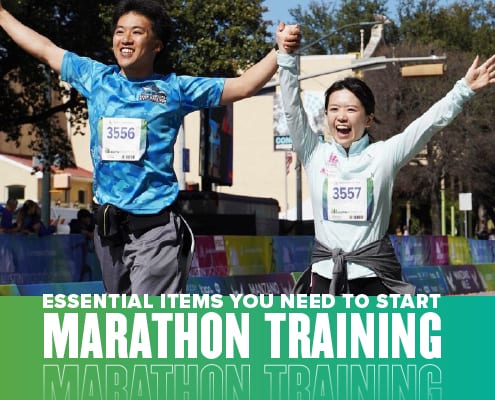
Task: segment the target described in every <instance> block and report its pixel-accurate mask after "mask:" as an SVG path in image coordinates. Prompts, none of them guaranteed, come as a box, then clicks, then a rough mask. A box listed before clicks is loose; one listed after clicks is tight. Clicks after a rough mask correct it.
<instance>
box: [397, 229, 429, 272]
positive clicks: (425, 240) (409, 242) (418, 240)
mask: <svg viewBox="0 0 495 400" xmlns="http://www.w3.org/2000/svg"><path fill="white" fill-rule="evenodd" d="M430 247H431V242H430V237H429V236H402V237H400V251H399V261H400V263H401V265H402V266H403V267H409V266H419V265H428V264H429V262H428V261H429V255H430Z"/></svg>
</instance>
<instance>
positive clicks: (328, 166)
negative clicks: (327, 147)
mask: <svg viewBox="0 0 495 400" xmlns="http://www.w3.org/2000/svg"><path fill="white" fill-rule="evenodd" d="M338 164H339V159H338V157H337V155H336V154H334V153H330V156H329V157H328V159H326V160H325V163H324V164H323V166H322V168H321V169H320V173H321V174H322V175H327V176H328V175H331V174H332V172H335V168H336V167H337V165H338Z"/></svg>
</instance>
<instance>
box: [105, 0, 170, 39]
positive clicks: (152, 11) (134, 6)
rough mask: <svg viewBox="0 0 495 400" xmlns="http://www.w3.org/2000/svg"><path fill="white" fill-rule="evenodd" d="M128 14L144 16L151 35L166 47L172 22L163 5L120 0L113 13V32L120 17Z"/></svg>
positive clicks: (145, 0)
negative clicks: (149, 23) (149, 24)
mask: <svg viewBox="0 0 495 400" xmlns="http://www.w3.org/2000/svg"><path fill="white" fill-rule="evenodd" d="M129 12H135V13H137V14H141V15H144V16H145V17H146V18H148V19H149V20H150V22H151V29H152V30H153V33H154V34H155V35H156V36H157V37H158V38H159V39H160V40H161V41H162V42H163V45H164V46H166V44H167V42H168V40H169V38H170V34H171V32H172V22H171V19H170V17H169V15H168V14H167V10H166V9H165V7H164V5H163V4H161V3H159V2H157V1H154V0H122V1H120V2H119V3H118V4H117V5H116V6H115V9H114V11H113V18H112V31H113V32H115V28H116V27H117V23H118V21H119V19H120V17H122V15H124V14H127V13H129Z"/></svg>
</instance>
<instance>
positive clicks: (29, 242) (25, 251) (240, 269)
mask: <svg viewBox="0 0 495 400" xmlns="http://www.w3.org/2000/svg"><path fill="white" fill-rule="evenodd" d="M390 239H391V241H392V244H393V246H394V250H395V252H396V254H397V257H398V259H399V261H400V262H401V265H402V271H403V278H404V280H406V281H408V282H410V283H412V284H414V285H415V286H416V288H417V292H418V293H427V294H430V293H440V294H443V295H457V294H469V293H478V292H484V291H494V290H495V251H494V249H495V246H494V245H495V241H493V242H492V241H487V240H475V239H466V238H463V237H451V236H395V235H390ZM195 242H196V252H195V255H194V258H193V264H192V267H191V273H190V277H189V280H188V283H187V292H188V293H200V294H215V293H216V294H222V295H227V294H231V293H243V294H261V293H272V294H282V293H289V292H290V291H291V290H292V289H293V287H294V284H295V282H296V280H297V278H298V276H299V274H300V273H301V272H302V271H303V270H304V269H305V268H306V267H307V266H308V265H309V264H310V262H311V253H312V248H313V246H314V239H313V237H312V236H236V235H226V236H222V235H212V236H208V235H199V236H196V237H195ZM90 256H91V251H89V250H88V249H87V248H86V247H85V245H84V238H83V237H82V236H80V235H52V236H49V237H45V238H39V237H34V236H27V237H26V236H22V235H1V236H0V260H1V263H0V285H1V286H0V295H2V294H5V295H16V294H20V295H26V294H40V293H43V292H44V291H46V292H51V291H53V292H57V293H64V292H66V291H69V292H70V291H73V292H76V293H77V292H78V291H87V292H89V293H92V292H93V291H95V292H99V291H103V286H102V284H101V271H100V269H99V265H96V266H95V265H93V264H94V263H95V260H96V257H95V255H94V254H93V255H92V256H93V257H94V259H91V257H90ZM88 259H91V261H89V263H90V264H92V265H91V266H90V269H91V274H89V275H91V276H93V277H96V279H88V276H85V275H84V271H85V270H86V269H87V268H88ZM96 262H97V260H96ZM85 281H96V282H97V283H96V284H93V285H91V284H88V285H84V284H83V283H84V282H85ZM78 283H79V285H77V284H78ZM36 285H38V286H36Z"/></svg>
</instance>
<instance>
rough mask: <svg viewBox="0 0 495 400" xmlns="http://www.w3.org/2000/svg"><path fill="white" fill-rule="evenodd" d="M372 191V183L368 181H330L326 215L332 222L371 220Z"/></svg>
mask: <svg viewBox="0 0 495 400" xmlns="http://www.w3.org/2000/svg"><path fill="white" fill-rule="evenodd" d="M372 189H373V188H372V181H371V180H367V179H356V180H340V181H337V180H329V181H328V192H327V201H328V202H327V205H328V210H327V212H326V213H324V214H326V215H327V217H328V220H330V221H367V220H369V219H370V217H371V215H368V214H369V213H368V204H371V196H373V190H372Z"/></svg>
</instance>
